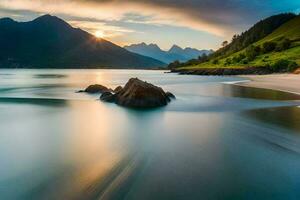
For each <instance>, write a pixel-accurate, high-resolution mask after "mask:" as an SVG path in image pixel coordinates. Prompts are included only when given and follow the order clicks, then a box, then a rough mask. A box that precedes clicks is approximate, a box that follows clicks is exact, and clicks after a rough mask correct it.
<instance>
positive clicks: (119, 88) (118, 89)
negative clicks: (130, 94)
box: [114, 86, 123, 93]
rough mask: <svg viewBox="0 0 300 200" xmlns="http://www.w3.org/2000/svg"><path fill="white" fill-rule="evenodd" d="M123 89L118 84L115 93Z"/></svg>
mask: <svg viewBox="0 0 300 200" xmlns="http://www.w3.org/2000/svg"><path fill="white" fill-rule="evenodd" d="M122 89H123V87H122V86H118V87H116V88H115V89H114V93H117V92H120V91H121V90H122Z"/></svg>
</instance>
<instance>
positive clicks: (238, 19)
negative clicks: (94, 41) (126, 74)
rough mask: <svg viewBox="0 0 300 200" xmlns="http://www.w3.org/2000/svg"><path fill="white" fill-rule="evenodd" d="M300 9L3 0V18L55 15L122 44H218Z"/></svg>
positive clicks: (276, 0) (164, 1)
mask: <svg viewBox="0 0 300 200" xmlns="http://www.w3.org/2000/svg"><path fill="white" fill-rule="evenodd" d="M299 11H300V1H299V0H251V1H249V0H0V17H11V18H13V19H15V20H17V21H28V20H32V19H34V18H36V17H38V16H40V15H43V14H51V15H56V16H58V17H60V18H62V19H64V20H66V21H67V22H69V23H71V24H72V25H73V26H76V27H80V28H82V29H84V30H86V31H88V32H90V33H92V34H94V35H97V36H99V37H104V38H105V39H107V40H110V41H112V42H114V43H116V44H118V45H120V46H123V45H127V44H132V43H140V42H146V43H156V44H158V45H159V46H161V47H162V48H163V49H168V48H170V46H172V45H173V44H177V45H179V46H182V47H187V46H190V47H196V48H200V49H211V48H212V49H216V48H218V47H219V46H220V44H221V42H222V41H223V40H230V38H231V37H232V35H233V34H234V33H240V32H241V31H243V30H245V29H247V28H249V27H250V26H251V25H252V24H253V23H255V22H256V21H257V20H259V19H261V18H264V17H267V16H270V15H273V14H277V13H282V12H295V13H299Z"/></svg>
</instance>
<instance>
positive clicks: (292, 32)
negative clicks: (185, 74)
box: [183, 16, 300, 69]
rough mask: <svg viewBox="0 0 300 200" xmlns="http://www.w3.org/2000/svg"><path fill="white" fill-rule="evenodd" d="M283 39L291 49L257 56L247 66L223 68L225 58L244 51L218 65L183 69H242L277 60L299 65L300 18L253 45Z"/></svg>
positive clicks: (209, 64) (200, 65) (207, 63)
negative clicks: (289, 44) (292, 61)
mask: <svg viewBox="0 0 300 200" xmlns="http://www.w3.org/2000/svg"><path fill="white" fill-rule="evenodd" d="M282 37H285V38H288V39H290V40H292V41H293V43H292V48H290V49H288V50H286V51H282V52H271V53H268V54H263V55H260V56H258V57H257V58H256V59H255V60H253V61H252V62H250V63H248V64H234V65H227V66H225V64H224V63H225V60H226V59H227V58H233V57H234V56H236V55H238V54H240V53H244V51H245V50H241V51H239V52H236V53H234V54H232V55H230V56H228V57H226V58H223V59H220V60H219V64H212V62H206V63H202V64H199V65H192V66H186V67H183V68H184V69H197V68H242V67H247V66H264V65H265V64H266V63H273V62H276V61H277V60H279V59H288V60H294V61H296V62H297V63H298V64H299V65H300V16H297V17H296V18H294V19H292V20H290V21H288V22H287V23H285V24H283V25H282V26H280V27H279V28H278V29H276V30H275V31H274V32H273V33H271V34H269V35H268V36H266V37H265V38H263V39H262V40H260V41H258V42H256V43H255V44H254V45H256V46H257V45H262V44H263V43H264V42H267V41H277V40H279V39H280V38H282Z"/></svg>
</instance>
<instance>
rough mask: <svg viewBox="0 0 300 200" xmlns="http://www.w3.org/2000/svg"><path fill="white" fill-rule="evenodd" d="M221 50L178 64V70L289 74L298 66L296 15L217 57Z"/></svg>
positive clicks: (299, 41) (298, 20)
mask: <svg viewBox="0 0 300 200" xmlns="http://www.w3.org/2000/svg"><path fill="white" fill-rule="evenodd" d="M229 45H232V44H229ZM229 45H228V46H229ZM223 49H224V48H223ZM221 50H222V48H221ZM221 50H218V51H217V52H216V53H215V54H212V55H211V56H208V57H205V58H199V59H198V60H191V61H188V62H186V63H181V64H179V65H178V67H179V69H193V70H195V69H201V68H245V67H268V68H270V69H272V71H274V72H276V71H278V72H279V71H280V72H281V71H293V70H294V69H296V68H297V67H298V66H300V16H295V17H293V18H292V19H290V20H288V21H287V22H285V23H283V24H282V25H281V26H279V27H278V28H276V29H275V30H274V31H272V32H271V33H270V34H268V35H266V36H265V37H263V38H261V39H260V40H258V41H256V42H254V43H252V44H250V45H248V46H247V47H246V48H243V49H242V50H239V51H236V52H230V53H228V51H227V54H220V53H219V54H218V52H220V51H221ZM223 51H224V50H223Z"/></svg>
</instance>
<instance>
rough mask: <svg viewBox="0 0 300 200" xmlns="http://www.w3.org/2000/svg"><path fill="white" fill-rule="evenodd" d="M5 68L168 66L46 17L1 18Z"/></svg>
mask: <svg viewBox="0 0 300 200" xmlns="http://www.w3.org/2000/svg"><path fill="white" fill-rule="evenodd" d="M0 46H1V47H2V48H0V67H1V68H18V67H30V68H102V67H105V68H109V67H111V68H149V67H161V66H164V63H163V62H161V61H158V60H155V59H153V58H150V57H146V56H142V55H139V54H135V53H132V52H129V51H127V50H126V49H124V48H122V47H119V46H117V45H115V44H113V43H111V42H109V41H107V40H104V39H99V38H96V37H95V36H93V35H91V34H89V33H88V32H86V31H83V30H81V29H79V28H73V27H72V26H71V25H69V24H68V23H67V22H65V21H64V20H62V19H60V18H58V17H55V16H51V15H44V16H41V17H38V18H36V19H35V20H33V21H29V22H16V21H14V20H12V19H10V18H2V19H0Z"/></svg>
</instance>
